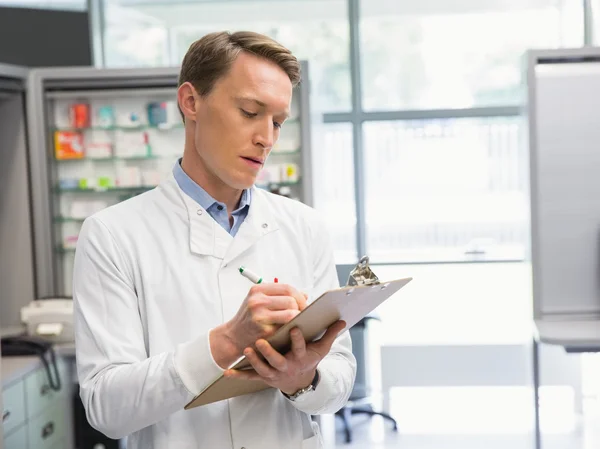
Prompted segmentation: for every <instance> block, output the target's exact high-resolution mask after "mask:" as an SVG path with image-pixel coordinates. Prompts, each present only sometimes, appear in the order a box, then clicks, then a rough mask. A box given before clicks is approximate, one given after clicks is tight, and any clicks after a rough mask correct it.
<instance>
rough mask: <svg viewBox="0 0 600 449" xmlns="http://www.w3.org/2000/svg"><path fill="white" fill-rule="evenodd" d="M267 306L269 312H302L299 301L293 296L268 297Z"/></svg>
mask: <svg viewBox="0 0 600 449" xmlns="http://www.w3.org/2000/svg"><path fill="white" fill-rule="evenodd" d="M265 305H266V306H267V309H269V310H289V309H296V310H300V306H299V305H298V300H297V299H296V298H295V297H294V296H291V295H288V296H267V297H266V300H265Z"/></svg>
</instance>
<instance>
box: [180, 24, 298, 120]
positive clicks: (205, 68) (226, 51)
mask: <svg viewBox="0 0 600 449" xmlns="http://www.w3.org/2000/svg"><path fill="white" fill-rule="evenodd" d="M242 51H245V52H248V53H251V54H253V55H256V56H258V57H261V58H264V59H267V60H269V61H272V62H274V63H275V64H277V65H278V66H279V67H281V69H282V70H283V71H284V72H285V73H286V74H287V76H288V77H289V78H290V81H291V82H292V86H293V87H296V86H297V85H298V84H299V83H300V80H301V74H300V63H299V62H298V59H296V57H295V56H294V55H293V54H292V52H291V51H290V50H288V49H287V48H286V47H284V46H283V45H281V44H280V43H279V42H277V41H275V40H274V39H271V38H270V37H268V36H265V35H264V34H260V33H255V32H252V31H238V32H235V33H229V32H227V31H220V32H215V33H209V34H207V35H205V36H203V37H201V38H200V39H198V40H197V41H196V42H194V43H193V44H192V45H190V47H189V49H188V51H187V53H186V54H185V56H184V58H183V62H182V63H181V70H180V72H179V83H178V86H181V85H182V84H183V83H186V82H189V83H191V84H192V86H194V88H195V89H196V91H197V92H198V94H199V95H201V96H205V95H208V94H209V93H210V91H211V90H212V89H213V87H214V85H215V83H216V82H217V80H218V79H219V78H221V77H223V76H224V75H225V74H226V73H227V72H228V71H229V69H230V68H231V65H232V64H233V62H234V61H235V59H236V58H237V57H238V55H239V54H240V53H241V52H242ZM180 112H181V111H180ZM182 117H183V114H182Z"/></svg>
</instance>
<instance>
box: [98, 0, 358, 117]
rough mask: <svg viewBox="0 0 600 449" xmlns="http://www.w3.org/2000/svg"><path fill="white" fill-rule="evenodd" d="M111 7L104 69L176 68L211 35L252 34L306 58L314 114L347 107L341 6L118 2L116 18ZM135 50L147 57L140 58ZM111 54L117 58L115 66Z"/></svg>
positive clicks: (267, 0)
mask: <svg viewBox="0 0 600 449" xmlns="http://www.w3.org/2000/svg"><path fill="white" fill-rule="evenodd" d="M110 9H111V8H108V9H107V11H108V12H109V13H110V18H111V20H110V21H108V22H109V24H108V25H107V27H106V34H107V37H106V46H107V47H106V53H107V61H108V62H109V64H107V65H110V66H115V65H121V64H127V63H131V64H136V63H137V65H173V66H177V65H179V64H180V63H181V60H182V59H183V56H184V54H185V52H186V51H187V49H188V47H189V45H190V44H191V43H192V42H194V41H195V40H196V39H199V38H200V37H202V36H203V35H205V34H207V33H209V32H212V31H217V30H230V31H237V30H251V31H257V32H260V33H264V34H267V35H269V36H271V37H272V38H274V39H276V40H278V41H279V42H281V43H282V44H283V45H285V46H287V47H288V48H289V49H290V50H292V52H294V54H295V55H296V56H297V57H298V58H299V59H305V60H310V65H311V69H310V70H311V74H310V78H311V84H312V86H313V88H314V89H315V94H316V95H314V98H315V101H313V103H314V104H313V107H314V109H315V110H316V111H322V112H343V111H348V110H349V109H350V107H351V102H350V98H351V93H350V65H349V45H350V44H349V30H348V12H347V2H346V0H289V1H285V2H282V1H277V0H256V1H252V2H248V1H243V0H237V1H235V0H234V1H227V2H223V1H216V0H209V1H203V2H193V3H192V2H189V3H187V2H186V3H176V4H171V3H167V2H164V1H163V2H160V1H135V2H134V1H131V0H120V1H118V2H115V3H114V4H113V6H112V9H113V11H114V13H111V11H110ZM124 14H125V15H124ZM142 42H143V43H144V44H143V45H142V44H141V43H142ZM148 42H151V43H152V45H148ZM140 51H143V52H145V53H146V54H144V55H143V57H140V56H139V55H138V53H139V52H140ZM111 54H116V55H119V57H118V60H115V57H114V56H113V57H111ZM138 61H139V62H138ZM140 63H141V64H140Z"/></svg>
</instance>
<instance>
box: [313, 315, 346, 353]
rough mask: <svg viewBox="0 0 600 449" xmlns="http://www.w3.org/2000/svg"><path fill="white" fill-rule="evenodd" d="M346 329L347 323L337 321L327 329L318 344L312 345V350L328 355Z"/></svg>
mask: <svg viewBox="0 0 600 449" xmlns="http://www.w3.org/2000/svg"><path fill="white" fill-rule="evenodd" d="M345 327H346V322H345V321H341V320H340V321H336V322H335V323H333V324H332V325H331V326H329V327H328V328H327V331H326V332H325V334H324V335H323V336H322V337H321V338H320V339H319V340H318V341H316V342H314V343H311V344H310V346H311V347H312V349H314V350H316V351H317V352H318V353H319V354H322V355H323V356H325V355H327V353H328V352H329V350H330V349H331V346H332V345H333V342H334V341H335V339H336V338H337V336H338V334H339V333H340V332H341V331H342V330H343V329H344V328H345Z"/></svg>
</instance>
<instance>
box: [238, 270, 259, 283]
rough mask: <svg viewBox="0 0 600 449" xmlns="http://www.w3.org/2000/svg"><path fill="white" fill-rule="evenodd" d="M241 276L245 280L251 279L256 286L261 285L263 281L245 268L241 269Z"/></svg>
mask: <svg viewBox="0 0 600 449" xmlns="http://www.w3.org/2000/svg"><path fill="white" fill-rule="evenodd" d="M240 274H241V275H242V276H244V277H245V278H247V279H250V281H252V282H254V283H255V284H260V283H261V282H262V281H263V279H262V278H261V277H260V276H259V275H258V274H256V273H254V272H252V271H251V270H249V269H247V268H245V267H240Z"/></svg>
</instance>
